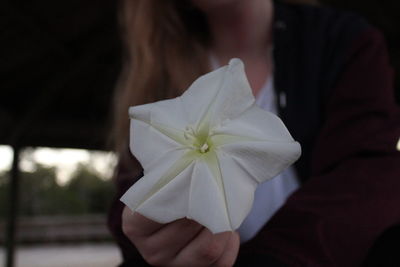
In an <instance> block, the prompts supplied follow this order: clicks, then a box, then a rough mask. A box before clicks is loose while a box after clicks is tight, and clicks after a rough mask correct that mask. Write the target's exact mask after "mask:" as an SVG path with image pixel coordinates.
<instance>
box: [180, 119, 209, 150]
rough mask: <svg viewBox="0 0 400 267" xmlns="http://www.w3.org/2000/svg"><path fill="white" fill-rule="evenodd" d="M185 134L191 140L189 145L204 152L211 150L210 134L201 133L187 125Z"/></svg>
mask: <svg viewBox="0 0 400 267" xmlns="http://www.w3.org/2000/svg"><path fill="white" fill-rule="evenodd" d="M183 136H184V137H185V139H186V140H188V141H189V142H190V145H189V147H190V148H192V149H194V150H197V151H199V152H200V153H202V154H204V153H207V152H209V151H210V149H211V143H210V141H209V140H208V135H201V134H198V133H196V131H195V130H194V129H193V128H192V127H190V126H186V128H185V131H184V132H183Z"/></svg>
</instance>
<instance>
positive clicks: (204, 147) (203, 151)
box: [200, 143, 208, 153]
mask: <svg viewBox="0 0 400 267" xmlns="http://www.w3.org/2000/svg"><path fill="white" fill-rule="evenodd" d="M207 151H208V144H207V143H204V144H203V146H202V147H201V148H200V152H201V153H205V152H207Z"/></svg>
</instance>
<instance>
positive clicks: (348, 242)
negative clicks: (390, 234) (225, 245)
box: [241, 29, 400, 267]
mask: <svg viewBox="0 0 400 267" xmlns="http://www.w3.org/2000/svg"><path fill="white" fill-rule="evenodd" d="M386 51H387V50H386V47H385V43H384V40H383V37H382V36H381V34H380V33H379V32H378V31H377V30H375V29H368V30H367V31H365V32H363V33H362V34H361V35H360V36H358V37H357V38H355V41H354V42H353V43H352V45H351V49H350V50H349V51H348V54H347V57H346V58H347V60H346V65H345V69H344V72H343V73H342V74H341V75H340V79H339V80H338V83H337V84H336V86H335V88H334V89H333V91H332V92H331V95H330V97H329V100H328V103H327V106H326V107H325V112H326V113H325V115H326V117H325V122H324V125H323V128H322V130H321V132H320V133H319V136H318V139H317V140H316V145H315V147H314V149H313V162H312V168H311V169H312V170H311V173H312V176H311V177H310V178H309V179H308V180H307V182H306V183H305V184H304V185H303V186H302V187H301V188H300V189H299V190H298V191H297V192H296V193H294V194H293V195H292V196H291V197H290V198H289V199H288V201H287V203H286V204H285V205H284V206H283V207H282V208H281V209H280V210H279V211H278V213H277V214H276V215H275V216H274V217H273V218H272V220H271V221H270V222H269V223H268V224H267V225H266V226H265V227H264V228H263V230H262V231H261V232H260V233H259V234H258V235H257V237H256V238H255V239H254V240H252V241H250V242H248V243H247V244H245V245H243V246H242V248H241V253H242V254H244V253H250V254H251V253H252V254H257V253H259V254H263V253H264V254H269V255H272V256H274V257H275V258H276V259H278V260H280V261H281V262H284V263H286V264H288V265H289V266H344V267H345V266H359V265H360V264H361V263H362V261H363V259H364V258H365V257H366V255H367V252H368V250H369V249H370V247H371V246H372V245H373V243H374V241H375V240H376V239H377V238H378V237H379V235H380V234H382V233H383V231H384V230H385V229H387V228H389V227H391V226H393V225H396V224H399V223H400V209H399V206H400V152H399V151H397V150H396V144H397V142H398V140H399V137H400V112H399V108H398V106H397V105H396V103H395V100H394V90H393V70H392V69H391V67H390V66H389V63H388V56H387V52H386Z"/></svg>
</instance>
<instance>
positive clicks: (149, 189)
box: [121, 151, 193, 222]
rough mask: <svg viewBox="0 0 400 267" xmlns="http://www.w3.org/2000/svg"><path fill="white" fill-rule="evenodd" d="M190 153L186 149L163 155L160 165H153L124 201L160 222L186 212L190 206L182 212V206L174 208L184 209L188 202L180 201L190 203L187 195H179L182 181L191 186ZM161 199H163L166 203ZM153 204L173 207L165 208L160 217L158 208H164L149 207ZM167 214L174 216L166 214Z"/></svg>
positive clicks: (131, 207) (133, 209)
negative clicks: (182, 197) (181, 196)
mask: <svg viewBox="0 0 400 267" xmlns="http://www.w3.org/2000/svg"><path fill="white" fill-rule="evenodd" d="M187 153H188V152H185V151H173V152H171V153H169V154H168V156H164V157H162V158H160V159H159V160H158V161H157V163H156V165H157V167H156V168H152V169H151V171H150V172H149V173H148V174H146V175H145V176H143V177H142V178H141V179H139V181H137V182H136V183H135V185H134V186H132V187H131V188H129V190H128V191H127V192H126V193H125V194H124V195H123V196H122V197H121V201H122V202H124V203H125V204H126V205H127V206H128V207H129V208H130V209H131V210H132V211H138V212H140V213H141V214H142V215H144V216H146V217H148V218H150V219H153V220H156V221H158V222H167V220H168V218H170V217H169V216H173V217H175V216H176V215H177V213H178V212H185V214H186V212H187V209H184V211H182V209H179V211H178V210H176V211H174V209H175V208H174V207H175V206H176V207H177V209H178V208H179V207H181V208H182V205H187V204H179V203H180V202H181V201H184V202H185V203H188V198H186V199H185V200H183V199H181V198H179V197H178V195H179V194H181V193H182V194H183V192H180V190H182V188H181V183H184V184H185V186H187V188H189V186H190V176H191V172H192V171H190V170H191V167H190V165H191V164H192V162H193V159H192V158H190V157H187ZM192 165H193V164H192ZM188 170H189V171H188ZM188 178H189V179H188ZM186 180H189V182H188V183H189V184H186ZM176 188H177V189H176ZM174 190H175V191H174ZM187 191H188V190H187ZM170 194H172V195H170ZM174 195H176V197H173V196H174ZM160 199H164V201H165V202H163V201H161V200H160ZM167 199H168V201H167ZM160 201H161V202H160ZM153 205H154V206H157V205H159V206H160V207H163V205H167V206H169V207H171V209H172V210H167V209H166V210H165V211H164V212H162V213H161V215H160V216H158V215H157V213H156V212H155V210H157V211H159V209H162V208H154V207H153V208H152V209H148V208H147V207H149V206H153ZM166 214H171V215H168V216H167V215H166ZM183 217H184V216H183Z"/></svg>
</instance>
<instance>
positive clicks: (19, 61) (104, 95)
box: [0, 0, 400, 267]
mask: <svg viewBox="0 0 400 267" xmlns="http://www.w3.org/2000/svg"><path fill="white" fill-rule="evenodd" d="M297 2H311V3H313V2H315V1H312V0H310V1H307V0H305V1H297ZM320 2H322V3H323V4H326V5H330V6H333V7H336V8H340V9H346V10H351V11H354V12H356V13H359V14H361V15H362V16H364V17H366V18H367V19H368V20H369V21H370V22H371V23H372V24H374V25H376V26H377V27H379V28H380V29H381V30H382V31H383V33H384V34H385V36H386V39H387V42H388V48H389V52H390V56H391V63H392V65H393V66H394V67H395V69H396V71H397V77H398V78H399V74H400V49H399V47H400V17H399V16H398V12H399V11H400V2H399V1H395V0H379V1H378V0H324V1H320ZM117 7H118V2H117V1H106V0H96V1H95V0H68V1H66V0H58V1H50V0H35V1H29V0H14V1H12V2H11V1H2V2H1V3H0V47H1V49H0V129H1V130H0V265H1V264H3V263H4V264H5V266H21V267H22V266H42V267H45V266H53V267H56V266H116V265H117V264H118V262H119V261H120V255H119V252H118V250H117V248H116V246H115V245H114V243H113V242H112V239H111V236H110V234H109V233H108V231H107V228H106V212H107V209H108V208H109V205H110V202H111V200H112V198H113V190H114V188H113V185H112V182H111V180H110V179H111V177H112V171H113V168H114V166H115V164H116V162H117V158H116V155H115V154H113V153H112V152H110V151H111V149H110V148H111V146H110V143H109V134H110V127H111V117H112V116H111V113H110V111H111V103H112V94H113V90H114V84H115V82H116V79H117V77H118V73H119V71H120V69H121V61H122V60H121V44H120V39H119V37H118V18H117V14H118V12H117ZM398 78H397V79H396V86H395V87H396V95H397V99H398V100H399V96H400V83H399V81H400V79H398Z"/></svg>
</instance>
